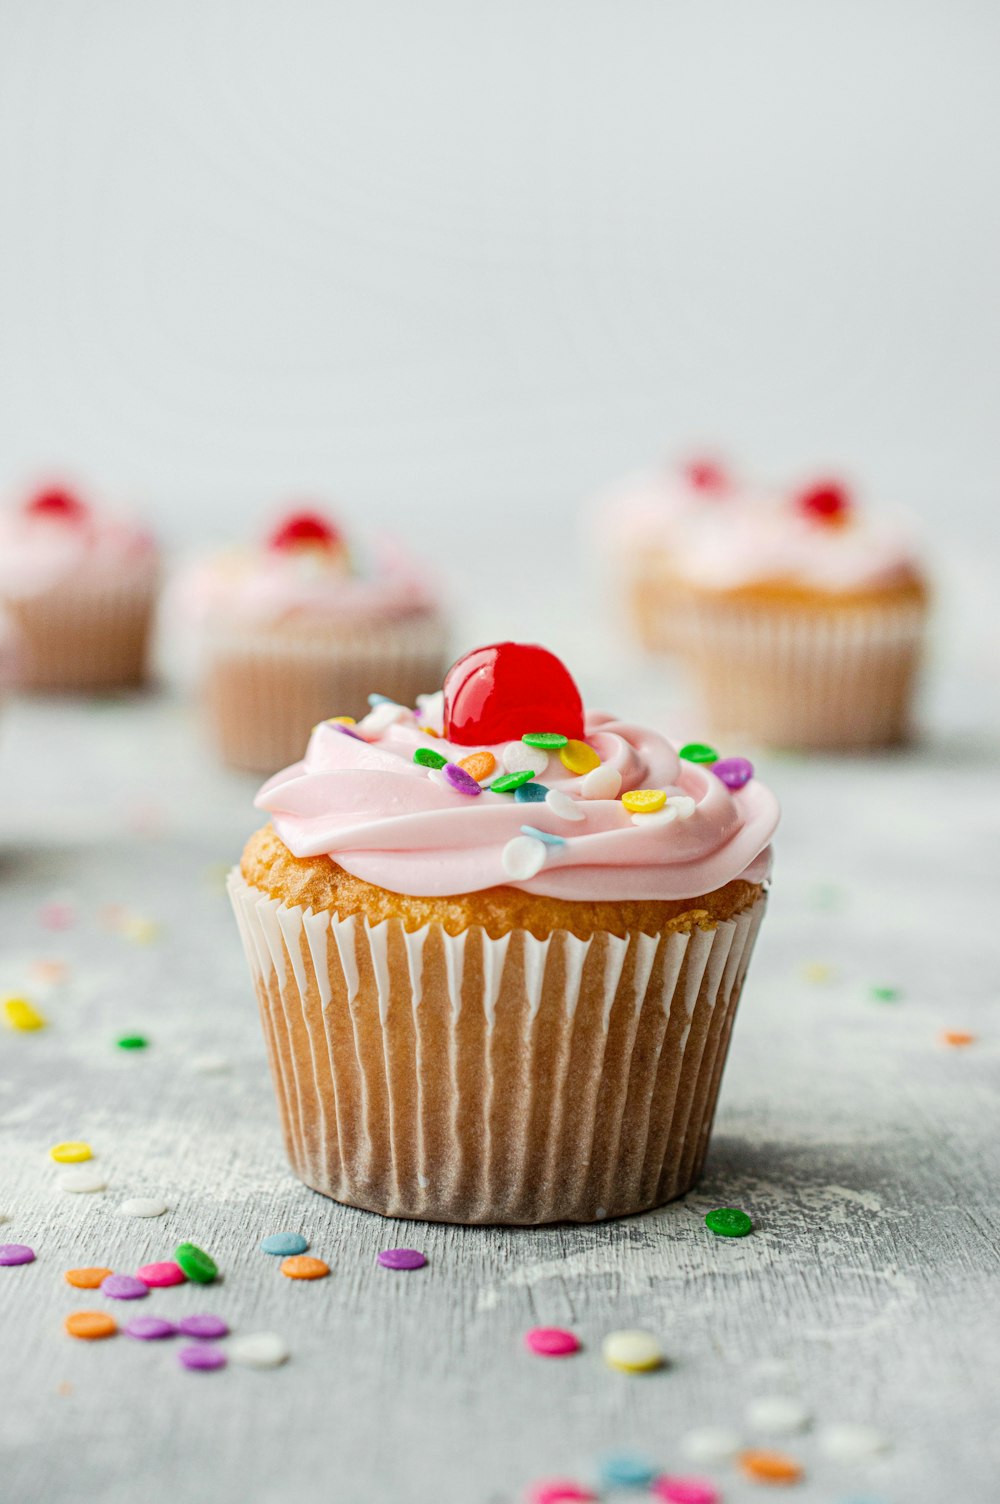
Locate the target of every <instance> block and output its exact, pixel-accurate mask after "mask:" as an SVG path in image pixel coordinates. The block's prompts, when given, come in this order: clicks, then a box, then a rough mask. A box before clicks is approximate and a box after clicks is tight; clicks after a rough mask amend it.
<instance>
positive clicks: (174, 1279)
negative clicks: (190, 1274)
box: [135, 1259, 187, 1290]
mask: <svg viewBox="0 0 1000 1504" xmlns="http://www.w3.org/2000/svg"><path fill="white" fill-rule="evenodd" d="M135 1272H136V1274H137V1275H138V1277H139V1279H141V1280H142V1282H143V1284H144V1285H149V1286H150V1288H151V1289H153V1290H158V1289H160V1288H161V1287H163V1286H165V1285H182V1284H183V1283H184V1281H185V1279H186V1278H187V1275H186V1274H185V1273H184V1270H183V1269H182V1268H181V1266H180V1264H175V1263H174V1262H173V1260H172V1259H165V1260H164V1262H163V1263H161V1264H143V1266H142V1268H141V1269H137V1270H136V1271H135Z"/></svg>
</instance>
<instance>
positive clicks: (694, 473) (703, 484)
mask: <svg viewBox="0 0 1000 1504" xmlns="http://www.w3.org/2000/svg"><path fill="white" fill-rule="evenodd" d="M683 468H684V474H685V475H686V476H687V478H688V484H689V485H691V486H693V487H694V489H695V490H696V491H704V493H705V494H706V496H709V495H711V496H722V495H723V494H724V493H725V492H726V491H728V490H729V488H730V480H729V475H728V473H727V472H726V470H725V468H724V467H723V466H722V465H720V464H718V462H717V461H716V460H709V459H697V460H688V462H687V464H686V465H685V466H684V467H683Z"/></svg>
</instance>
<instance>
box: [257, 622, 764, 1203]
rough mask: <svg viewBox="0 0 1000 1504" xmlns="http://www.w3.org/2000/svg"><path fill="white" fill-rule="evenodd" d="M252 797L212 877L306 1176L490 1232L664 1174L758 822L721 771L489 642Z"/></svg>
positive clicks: (713, 760) (698, 1094)
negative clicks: (441, 679)
mask: <svg viewBox="0 0 1000 1504" xmlns="http://www.w3.org/2000/svg"><path fill="white" fill-rule="evenodd" d="M257 803H258V807H260V808H262V809H264V810H266V811H267V812H268V813H270V814H271V816H272V821H273V830H272V829H271V828H270V827H265V829H264V830H263V831H260V832H258V833H257V835H256V836H255V837H252V838H251V841H250V842H249V844H248V846H247V850H246V852H245V853H244V858H243V862H242V866H241V868H240V869H236V870H234V872H233V873H232V874H231V876H230V880H229V891H230V895H231V898H232V901H233V907H234V909H235V913H236V917H237V921H238V924H239V928H240V933H241V935H242V939H243V943H244V947H245V950H246V954H247V958H248V960H249V963H250V970H251V975H252V978H253V982H254V986H255V990H256V993H257V997H258V1000H259V1003H260V1010H261V1017H262V1020H263V1026H264V1034H265V1038H266V1041H267V1048H268V1054H269V1058H270V1064H271V1070H272V1074H273V1077H274V1084H275V1088H276V1092H277V1097H278V1106H279V1112H280V1115H281V1120H282V1125H283V1130H284V1136H285V1143H286V1146H287V1150H288V1155H289V1159H290V1161H291V1164H292V1167H293V1169H294V1170H295V1172H296V1174H297V1175H299V1176H300V1177H301V1179H302V1180H304V1181H305V1182H306V1184H307V1185H310V1186H312V1187H314V1188H315V1189H316V1190H318V1191H322V1192H324V1193H325V1194H327V1195H329V1196H333V1197H335V1198H336V1199H338V1200H340V1201H344V1202H348V1203H351V1204H353V1205H357V1206H362V1207H366V1208H368V1209H370V1210H373V1211H378V1212H381V1213H383V1214H385V1215H387V1216H400V1217H417V1218H425V1219H428V1220H435V1221H448V1222H475V1223H496V1222H501V1223H515V1224H517V1223H522V1224H533V1223H541V1222H551V1221H561V1220H571V1221H594V1220H599V1219H601V1218H603V1217H606V1216H621V1215H625V1214H628V1213H631V1212H638V1211H641V1210H644V1209H646V1208H648V1207H651V1206H656V1205H658V1204H660V1203H662V1202H664V1201H668V1200H670V1199H671V1198H672V1197H675V1196H679V1195H682V1194H683V1193H684V1192H685V1191H687V1190H688V1189H690V1187H691V1186H692V1185H693V1184H694V1182H695V1181H696V1179H697V1177H698V1174H699V1172H700V1170H701V1166H702V1163H703V1160H704V1156H705V1152H706V1149H707V1145H708V1138H709V1132H710V1128H711V1123H712V1118H713V1114H714V1111H715V1104H716V1098H717V1095H718V1090H719V1083H720V1079H721V1075H722V1070H723V1066H724V1063H725V1058H726V1052H727V1049H728V1045H729V1038H730V1033H731V1030H732V1025H733V1019H734V1015H735V1012H736V1007H737V1003H738V1001H739V997H740V993H741V990H742V987H743V981H744V977H745V975H746V970H747V966H748V963H749V960H750V955H751V951H752V949H753V944H754V940H755V938H756V934H757V930H758V928H759V925H760V922H761V919H762V917H763V913H764V908H765V904H766V889H767V885H768V880H769V872H770V840H771V836H772V834H773V831H774V828H775V825H776V823H777V818H778V812H777V805H776V803H775V801H774V798H773V796H772V795H771V794H770V793H769V791H768V790H767V789H766V788H764V787H763V786H762V785H761V784H760V783H759V782H758V781H757V780H756V779H755V778H754V777H753V769H752V767H751V766H750V764H749V763H748V762H747V761H746V760H745V759H743V758H738V757H736V758H727V759H719V758H718V757H717V755H716V754H715V753H714V752H713V750H712V749H711V748H708V747H705V746H700V745H698V746H695V745H692V746H689V747H686V748H681V749H680V751H678V750H677V749H675V748H674V746H673V745H672V744H671V743H670V742H668V741H667V740H666V739H665V738H664V737H661V736H659V735H657V734H656V733H655V732H652V731H649V730H647V729H645V728H642V727H636V726H632V725H628V724H625V723H622V722H620V721H617V720H615V719H614V718H613V717H611V716H608V715H604V714H601V713H597V712H586V713H585V712H584V710H583V705H582V702H581V700H580V696H579V692H578V691H577V689H576V686H575V684H574V683H573V680H572V679H571V677H570V675H569V674H568V672H567V670H566V669H565V668H564V666H563V665H562V664H561V663H560V662H559V660H558V659H556V658H555V657H554V656H553V655H552V654H550V653H548V652H547V651H546V650H545V649H543V648H540V647H535V646H530V645H523V644H520V645H519V644H513V643H502V644H495V645H493V646H491V647H488V648H484V649H477V650H476V651H475V652H473V653H470V654H468V655H466V657H465V658H463V659H460V660H459V662H458V663H457V664H455V665H454V667H453V668H452V669H451V670H450V672H449V674H448V676H447V678H446V681H445V689H444V693H443V695H442V694H437V695H432V696H427V697H422V698H421V699H420V700H419V701H418V705H417V709H416V710H415V711H413V710H409V709H408V708H406V707H404V706H402V705H398V704H390V703H388V702H386V701H382V700H379V701H378V702H377V703H376V705H375V707H374V709H373V710H372V711H371V712H370V713H369V715H368V716H366V717H364V718H363V719H361V720H360V721H359V722H356V723H350V721H349V718H346V719H340V720H338V721H330V722H325V723H323V724H321V725H319V726H317V727H316V729H315V731H314V732H313V735H312V737H311V738H310V742H309V746H308V749H307V752H306V756H305V758H304V760H303V761H302V762H300V763H297V764H295V765H294V766H292V767H290V768H288V769H286V770H285V771H284V772H282V773H279V774H277V775H275V776H274V777H273V778H271V779H270V780H269V781H268V782H267V783H266V784H265V785H264V787H263V789H262V790H261V792H260V794H259V795H258V799H257Z"/></svg>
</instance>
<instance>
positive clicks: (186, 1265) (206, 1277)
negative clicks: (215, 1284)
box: [174, 1243, 219, 1285]
mask: <svg viewBox="0 0 1000 1504" xmlns="http://www.w3.org/2000/svg"><path fill="white" fill-rule="evenodd" d="M174 1258H175V1259H176V1260H177V1262H178V1264H180V1266H181V1268H182V1269H183V1271H184V1273H185V1274H186V1275H187V1277H188V1279H189V1280H193V1282H194V1283H195V1284H196V1285H210V1284H211V1283H212V1281H213V1280H214V1279H215V1278H216V1277H217V1276H218V1273H219V1268H218V1265H217V1264H216V1262H215V1260H214V1259H213V1258H211V1257H210V1256H209V1255H208V1254H207V1253H206V1252H205V1251H204V1249H202V1248H199V1247H198V1245H197V1244H196V1243H178V1245H177V1247H176V1248H175V1249H174Z"/></svg>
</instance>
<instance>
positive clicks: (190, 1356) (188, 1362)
mask: <svg viewBox="0 0 1000 1504" xmlns="http://www.w3.org/2000/svg"><path fill="white" fill-rule="evenodd" d="M177 1361H178V1362H179V1363H180V1364H181V1366H182V1367H183V1368H190V1369H192V1370H193V1371H194V1372H197V1371H199V1370H200V1371H202V1372H205V1373H208V1372H211V1370H212V1369H214V1368H225V1366H226V1355H225V1353H224V1352H223V1351H222V1348H221V1347H213V1346H212V1344H211V1343H210V1342H202V1343H199V1344H198V1345H197V1346H191V1347H182V1348H181V1350H180V1352H179V1353H178V1354H177Z"/></svg>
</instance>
